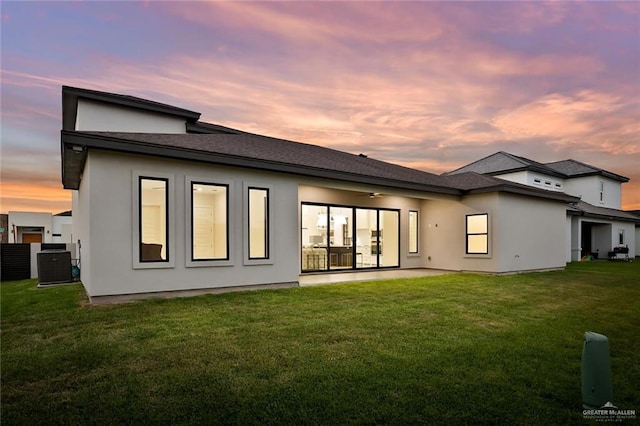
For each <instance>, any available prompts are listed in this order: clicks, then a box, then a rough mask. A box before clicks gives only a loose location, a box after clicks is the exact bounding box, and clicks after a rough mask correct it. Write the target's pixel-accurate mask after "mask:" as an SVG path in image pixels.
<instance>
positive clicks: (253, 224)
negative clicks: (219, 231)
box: [247, 187, 269, 259]
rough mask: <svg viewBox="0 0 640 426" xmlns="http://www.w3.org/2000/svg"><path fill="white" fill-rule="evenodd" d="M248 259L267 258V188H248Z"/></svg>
mask: <svg viewBox="0 0 640 426" xmlns="http://www.w3.org/2000/svg"><path fill="white" fill-rule="evenodd" d="M248 191H249V194H248V206H247V208H248V210H249V211H248V219H249V227H248V231H249V232H248V239H249V259H268V258H269V189H267V188H255V187H249V188H248Z"/></svg>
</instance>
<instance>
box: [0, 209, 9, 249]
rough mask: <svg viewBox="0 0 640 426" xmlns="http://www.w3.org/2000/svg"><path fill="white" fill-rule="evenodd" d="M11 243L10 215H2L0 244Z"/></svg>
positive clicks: (0, 217)
mask: <svg viewBox="0 0 640 426" xmlns="http://www.w3.org/2000/svg"><path fill="white" fill-rule="evenodd" d="M8 242H9V215H8V214H5V213H0V244H7V243H8Z"/></svg>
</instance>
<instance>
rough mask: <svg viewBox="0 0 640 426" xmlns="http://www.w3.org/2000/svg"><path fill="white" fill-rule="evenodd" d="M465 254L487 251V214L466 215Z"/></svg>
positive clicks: (485, 252)
mask: <svg viewBox="0 0 640 426" xmlns="http://www.w3.org/2000/svg"><path fill="white" fill-rule="evenodd" d="M466 221H467V224H466V235H467V254H488V253H489V215H488V214H486V213H483V214H470V215H467V217H466Z"/></svg>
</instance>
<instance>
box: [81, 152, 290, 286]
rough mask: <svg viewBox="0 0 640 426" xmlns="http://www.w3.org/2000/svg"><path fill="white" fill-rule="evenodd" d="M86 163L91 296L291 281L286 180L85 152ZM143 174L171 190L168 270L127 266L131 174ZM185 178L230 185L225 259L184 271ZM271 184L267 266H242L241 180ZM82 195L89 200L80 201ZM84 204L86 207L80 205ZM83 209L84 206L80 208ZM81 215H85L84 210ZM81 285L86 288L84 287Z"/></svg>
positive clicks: (86, 260)
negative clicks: (167, 182) (164, 179)
mask: <svg viewBox="0 0 640 426" xmlns="http://www.w3.org/2000/svg"><path fill="white" fill-rule="evenodd" d="M88 165H89V166H90V167H89V168H88V169H87V168H85V172H84V175H83V183H82V186H81V191H80V196H81V203H80V204H82V203H83V202H84V201H83V199H84V198H85V193H84V192H83V189H84V187H85V185H86V184H87V183H88V185H86V187H89V186H90V188H91V201H90V207H89V209H90V218H91V219H90V224H89V225H88V226H87V227H86V232H83V235H82V280H83V282H84V283H85V285H86V287H87V292H88V293H89V295H90V296H101V295H115V294H133V293H146V292H159V291H170V290H188V289H206V288H219V287H233V286H245V285H254V284H268V283H291V282H296V281H297V280H298V271H299V255H298V252H299V250H298V238H299V237H298V234H299V226H298V210H299V208H298V185H297V182H296V181H295V180H294V179H293V178H292V177H290V176H287V175H276V174H267V173H261V172H258V171H251V170H248V169H246V170H242V169H233V168H228V167H223V166H215V165H206V164H198V163H189V162H182V161H175V160H161V159H148V158H144V157H140V156H133V155H121V154H116V153H109V152H104V151H102V152H101V151H98V150H92V151H90V153H89V162H88ZM136 171H137V172H144V174H145V175H146V176H153V175H154V174H159V175H170V176H172V179H173V181H174V185H173V188H174V191H173V192H172V193H171V194H170V203H173V204H174V206H175V212H174V214H173V217H170V218H169V220H170V222H172V226H173V228H174V232H173V233H172V235H170V238H171V241H173V243H172V244H174V248H173V250H172V254H171V256H172V259H173V260H174V262H175V264H174V266H173V267H169V268H157V269H156V268H144V269H134V252H133V250H134V249H133V247H134V244H133V242H132V238H134V235H135V233H136V232H137V231H136V230H135V229H134V225H133V223H134V215H135V214H136V211H137V206H136V205H135V204H134V200H133V196H132V186H133V183H132V179H133V177H132V176H133V174H134V172H136ZM187 176H191V177H197V178H198V179H199V180H201V181H207V182H211V183H216V182H218V181H224V182H231V185H232V186H231V187H230V191H231V192H232V193H231V194H230V197H229V200H230V206H229V216H230V218H231V220H232V221H233V223H234V226H233V227H232V228H231V229H230V232H229V233H230V238H231V239H232V240H231V241H230V249H231V252H230V260H229V262H221V263H222V264H224V265H225V266H207V267H189V266H188V265H187V264H188V258H187V256H189V252H188V250H187V244H188V238H189V237H188V235H189V232H188V231H187V217H186V215H187V214H189V212H190V209H189V207H188V206H187V203H186V185H185V179H186V177H187ZM244 182H251V183H253V184H255V183H260V184H263V185H272V187H273V191H272V193H271V194H270V197H271V199H270V206H271V220H272V226H273V232H272V234H271V235H270V238H271V242H272V244H273V247H274V250H273V251H272V257H271V262H270V263H266V264H251V265H246V264H245V262H244V253H243V250H244V245H243V238H244V234H245V233H244V231H243V228H242V220H240V219H237V218H239V217H242V214H243V209H244V206H243V201H242V200H243V196H242V190H243V183H244ZM87 198H88V197H87ZM85 207H87V206H85ZM83 210H85V209H83ZM83 213H85V211H83ZM87 284H88V285H87Z"/></svg>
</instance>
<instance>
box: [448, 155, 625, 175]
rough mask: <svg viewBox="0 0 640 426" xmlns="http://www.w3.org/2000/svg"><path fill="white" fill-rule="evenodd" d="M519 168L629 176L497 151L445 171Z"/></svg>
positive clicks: (496, 171) (493, 171)
mask: <svg viewBox="0 0 640 426" xmlns="http://www.w3.org/2000/svg"><path fill="white" fill-rule="evenodd" d="M521 170H531V171H535V172H538V173H542V174H546V175H548V176H556V177H559V178H562V179H569V178H575V177H580V176H588V175H602V176H606V177H608V178H610V179H614V180H617V181H619V182H629V178H626V177H624V176H621V175H618V174H615V173H612V172H608V171H606V170H603V169H600V168H598V167H594V166H590V165H588V164H584V163H581V162H579V161H576V160H571V159H569V160H562V161H555V162H552V163H546V164H543V163H538V162H537V161H533V160H530V159H528V158H525V157H520V156H517V155H513V154H509V153H508V152H504V151H499V152H496V153H495V154H491V155H489V156H487V157H484V158H481V159H480V160H478V161H474V162H473V163H470V164H467V165H466V166H462V167H460V168H458V169H456V170H453V171H451V172H448V173H445V175H454V174H458V173H465V172H476V173H481V174H485V175H499V174H504V173H509V172H517V171H521Z"/></svg>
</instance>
